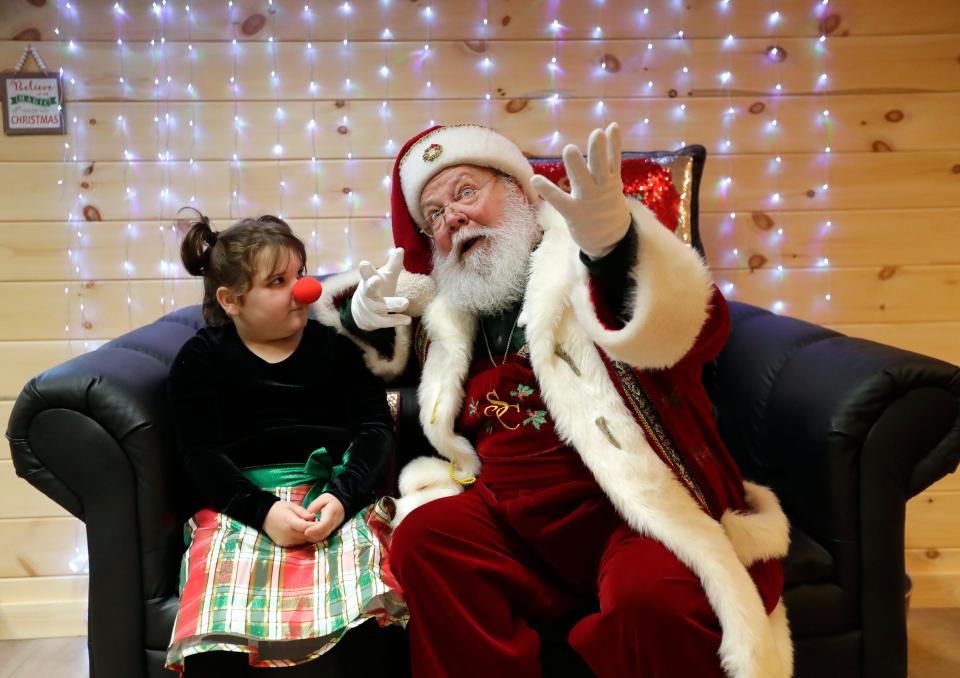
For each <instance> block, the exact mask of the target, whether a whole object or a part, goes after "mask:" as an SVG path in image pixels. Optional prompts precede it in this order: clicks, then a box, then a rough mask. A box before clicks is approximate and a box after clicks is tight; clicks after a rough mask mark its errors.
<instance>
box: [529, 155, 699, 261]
mask: <svg viewBox="0 0 960 678" xmlns="http://www.w3.org/2000/svg"><path fill="white" fill-rule="evenodd" d="M706 158H707V150H706V149H705V148H704V147H703V146H699V145H694V146H684V147H683V148H681V149H679V150H677V151H650V152H647V153H632V152H625V153H624V154H623V161H622V163H621V165H620V167H621V170H620V171H621V176H622V177H623V192H624V194H625V195H628V196H630V197H631V198H636V199H638V200H640V201H641V202H643V204H644V205H646V206H647V207H648V208H649V209H650V211H651V212H653V213H654V214H656V215H657V218H658V219H659V220H660V222H661V223H662V224H663V225H664V226H666V227H667V228H669V229H670V230H671V231H673V232H674V233H676V234H677V237H679V238H680V239H681V240H683V241H684V242H686V243H690V244H692V245H693V246H694V247H696V248H697V250H699V251H700V254H703V243H702V242H701V241H700V229H699V226H698V224H697V217H698V214H699V207H698V204H697V194H698V192H699V190H700V177H701V176H702V175H703V164H704V162H705V161H706ZM530 164H531V165H533V171H534V172H536V173H537V174H542V175H543V176H545V177H547V178H548V179H550V180H551V181H553V182H554V183H555V184H557V185H558V186H559V187H560V188H562V189H564V190H566V191H569V190H570V181H569V180H568V179H567V173H566V170H565V169H564V166H563V161H562V160H560V158H530Z"/></svg>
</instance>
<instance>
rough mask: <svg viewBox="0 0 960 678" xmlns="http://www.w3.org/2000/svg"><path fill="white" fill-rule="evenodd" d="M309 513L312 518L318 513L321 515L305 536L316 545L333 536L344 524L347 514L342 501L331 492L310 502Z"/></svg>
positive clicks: (308, 528)
mask: <svg viewBox="0 0 960 678" xmlns="http://www.w3.org/2000/svg"><path fill="white" fill-rule="evenodd" d="M307 512H308V513H309V514H310V515H311V516H312V515H314V514H317V513H319V514H320V517H319V518H317V520H316V522H315V523H313V524H312V525H310V526H309V527H307V529H306V532H305V534H304V537H305V538H306V539H307V541H309V542H312V543H314V544H316V543H317V542H319V541H323V540H324V539H326V538H327V537H329V536H330V535H331V534H333V533H334V531H335V530H336V529H337V528H338V527H340V525H341V524H342V523H343V518H344V515H345V514H346V511H345V510H344V508H343V504H341V503H340V500H339V499H337V498H336V497H334V496H333V495H332V494H330V493H329V492H325V493H323V494H321V495H320V496H319V497H317V498H316V499H314V500H313V501H312V502H310V506H308V507H307Z"/></svg>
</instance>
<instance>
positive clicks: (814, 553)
mask: <svg viewBox="0 0 960 678" xmlns="http://www.w3.org/2000/svg"><path fill="white" fill-rule="evenodd" d="M833 567H834V564H833V556H831V555H830V553H829V552H828V551H827V550H826V549H825V548H823V547H822V546H820V544H818V543H817V542H816V541H814V539H813V538H812V537H811V536H810V535H808V534H807V533H806V532H804V531H803V530H801V529H800V528H798V527H797V526H796V525H792V526H791V527H790V548H789V550H788V551H787V556H786V557H785V558H784V559H783V583H784V586H785V587H788V588H789V587H791V586H797V585H799V584H815V583H818V582H824V581H829V580H830V579H831V578H832V577H833Z"/></svg>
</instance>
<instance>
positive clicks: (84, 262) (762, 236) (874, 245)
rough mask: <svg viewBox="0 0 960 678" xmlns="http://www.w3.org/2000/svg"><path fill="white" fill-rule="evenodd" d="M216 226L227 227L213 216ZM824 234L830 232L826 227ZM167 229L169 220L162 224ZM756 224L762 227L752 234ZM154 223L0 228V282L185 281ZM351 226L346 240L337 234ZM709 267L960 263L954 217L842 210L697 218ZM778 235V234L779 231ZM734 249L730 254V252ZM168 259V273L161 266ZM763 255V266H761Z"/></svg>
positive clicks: (377, 243)
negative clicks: (78, 231)
mask: <svg viewBox="0 0 960 678" xmlns="http://www.w3.org/2000/svg"><path fill="white" fill-rule="evenodd" d="M211 217H212V219H213V221H214V225H215V226H217V227H220V228H222V227H225V226H227V225H229V223H230V220H229V219H227V218H221V217H219V216H218V215H215V214H214V215H211ZM828 221H829V222H830V226H827V222H828ZM169 223H170V222H166V224H167V225H169ZM289 223H290V226H291V227H292V228H293V230H294V231H295V232H296V233H297V234H298V235H299V236H300V237H301V238H302V239H303V241H304V242H305V243H306V245H307V258H308V263H309V265H310V270H311V271H312V272H326V271H328V270H340V269H341V268H344V267H345V266H347V262H348V261H353V262H357V261H359V260H361V259H369V260H371V261H376V260H380V259H383V258H384V257H385V256H386V253H387V252H388V250H389V249H390V247H391V246H392V236H391V233H390V225H389V222H388V221H387V220H386V219H383V218H380V219H369V218H358V219H352V220H348V219H347V218H344V217H325V218H319V219H290V220H289ZM758 224H760V226H758ZM161 225H163V224H162V223H161V222H159V221H137V222H135V223H132V224H131V226H130V228H129V229H128V228H127V222H122V221H121V222H117V221H101V222H87V223H84V224H82V226H81V231H82V233H83V237H82V239H81V240H80V241H79V242H80V244H81V247H80V248H79V249H77V243H78V241H77V238H76V231H75V229H74V228H72V227H71V226H70V225H69V224H68V223H66V222H25V223H13V222H6V223H4V224H3V225H2V228H0V281H4V282H12V281H28V280H33V281H41V280H46V281H52V280H64V281H69V280H73V279H75V278H76V271H75V267H76V265H77V256H76V254H75V252H79V254H80V258H79V263H80V266H81V272H82V273H83V275H84V276H87V277H89V278H93V279H117V278H126V277H127V275H128V270H127V268H125V267H124V262H125V261H127V262H129V263H130V266H129V277H130V278H132V279H135V280H136V279H142V278H153V277H157V276H159V275H161V274H163V275H165V276H167V277H170V276H174V277H187V276H188V274H187V272H186V271H185V270H183V268H182V266H180V264H179V259H178V258H177V256H176V249H175V246H174V242H173V240H172V238H171V237H170V235H169V234H167V237H166V238H164V237H162V236H161V235H160V232H159V230H158V229H159V227H160V226H161ZM348 227H349V232H348V233H344V229H345V228H348ZM700 228H701V233H702V236H703V240H704V245H705V248H706V251H707V260H708V263H710V264H711V266H712V268H713V269H714V271H715V272H716V274H717V275H721V274H722V272H723V271H726V270H728V269H732V270H737V269H741V270H744V269H750V268H751V267H752V268H755V269H757V270H761V271H762V270H770V269H771V268H774V267H776V266H777V265H783V266H785V267H787V268H815V267H817V266H818V265H820V264H822V263H823V261H824V259H826V260H827V261H828V262H829V265H830V266H831V267H833V268H834V269H836V268H844V267H852V266H875V265H881V266H902V265H929V264H937V265H944V264H949V265H956V264H960V248H958V247H957V246H956V245H957V243H958V242H960V210H957V209H944V210H924V209H916V210H882V211H881V210H849V211H842V212H841V211H838V212H822V211H811V212H806V211H803V212H775V211H769V212H766V211H764V212H758V213H756V214H753V213H740V214H738V215H737V217H736V218H735V219H730V216H729V214H728V213H721V212H707V213H703V214H701V215H700ZM780 228H782V229H783V233H782V234H779V233H778V229H780ZM734 250H736V252H734ZM165 257H172V258H171V259H166V260H167V261H171V262H172V264H173V265H172V266H169V267H164V268H161V265H160V262H161V260H164V258H165ZM761 257H762V258H761Z"/></svg>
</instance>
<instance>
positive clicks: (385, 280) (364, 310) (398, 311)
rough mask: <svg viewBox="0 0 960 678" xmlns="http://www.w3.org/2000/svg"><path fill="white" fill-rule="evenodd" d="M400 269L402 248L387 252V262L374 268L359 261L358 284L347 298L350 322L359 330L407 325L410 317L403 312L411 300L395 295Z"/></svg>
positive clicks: (367, 262) (368, 330)
mask: <svg viewBox="0 0 960 678" xmlns="http://www.w3.org/2000/svg"><path fill="white" fill-rule="evenodd" d="M402 269H403V248H400V247H398V248H397V249H395V250H393V251H392V252H390V258H389V259H388V260H387V263H386V265H384V266H381V267H380V268H378V269H375V268H374V267H373V266H371V265H370V262H369V261H361V262H360V266H359V270H360V284H359V285H357V290H356V291H355V292H354V293H353V297H352V299H351V301H350V313H351V314H352V315H353V322H355V323H356V324H357V327H359V328H360V329H361V330H364V331H366V332H371V331H373V330H379V329H383V328H387V327H398V326H400V325H409V324H410V316H408V315H405V314H404V313H403V312H404V311H406V310H407V306H409V304H410V302H409V300H408V299H407V298H406V297H398V296H396V294H397V278H398V277H399V276H400V271H401V270H402Z"/></svg>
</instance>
